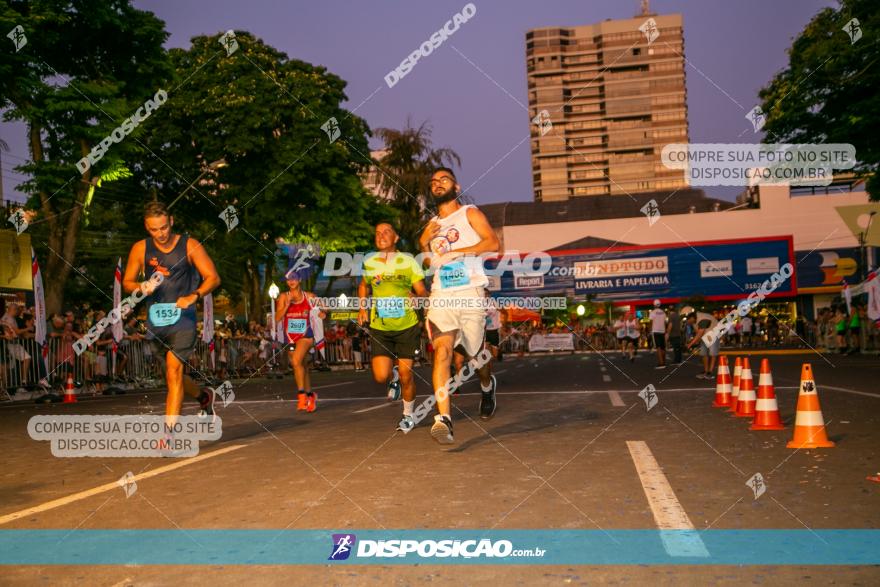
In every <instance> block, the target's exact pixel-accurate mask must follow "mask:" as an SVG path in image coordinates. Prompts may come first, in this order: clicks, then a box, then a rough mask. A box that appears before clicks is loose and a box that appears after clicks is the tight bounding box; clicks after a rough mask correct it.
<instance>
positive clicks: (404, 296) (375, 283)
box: [358, 222, 428, 433]
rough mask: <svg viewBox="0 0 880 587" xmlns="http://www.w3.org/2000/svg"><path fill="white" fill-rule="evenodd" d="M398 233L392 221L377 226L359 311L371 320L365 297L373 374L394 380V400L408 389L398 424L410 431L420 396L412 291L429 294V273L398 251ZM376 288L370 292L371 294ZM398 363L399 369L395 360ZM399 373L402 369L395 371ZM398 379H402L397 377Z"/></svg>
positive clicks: (418, 337) (360, 289)
mask: <svg viewBox="0 0 880 587" xmlns="http://www.w3.org/2000/svg"><path fill="white" fill-rule="evenodd" d="M399 238H400V237H399V236H398V235H397V232H396V231H395V230H394V227H392V226H391V225H390V224H388V223H384V222H383V223H381V224H378V225H377V226H376V249H377V252H375V253H371V254H370V255H367V257H366V259H364V272H363V276H362V277H361V281H360V283H359V284H358V297H359V298H360V302H361V303H360V310H359V312H358V323H360V324H361V325H363V324H364V323H365V322H367V310H366V300H367V297H368V294H370V295H371V298H372V299H371V303H370V314H369V322H370V349H371V353H372V362H371V366H372V370H373V378H374V379H375V380H376V383H382V384H385V383H389V382H391V386H390V393H389V399H392V400H394V399H397V398H396V397H394V394H395V392H396V390H397V389H398V388H397V387H396V386H395V384H397V385H399V386H400V387H402V388H403V418H402V419H401V420H400V423H399V424H398V426H397V429H398V430H401V431H402V432H404V433H406V432H409V431H410V430H412V429H413V428H414V427H415V425H416V422H415V420H414V419H413V408H414V406H415V400H416V384H415V381H414V380H413V374H412V366H413V359H414V357H415V353H416V349H418V348H419V343H420V342H421V333H422V330H421V325H420V324H419V317H418V314H416V312H415V310H413V308H412V304H411V303H410V299H411V295H410V292H411V291H412V292H415V294H416V295H417V296H419V297H425V296H426V295H427V293H428V292H427V290H426V289H425V274H424V272H423V271H422V268H421V267H419V264H418V262H417V261H416V260H415V258H413V256H412V255H409V254H407V253H400V252H398V251H397V241H398V240H399ZM368 290H371V293H370V292H368ZM395 360H396V361H397V362H398V367H396V368H395V367H394V361H395ZM394 371H397V372H396V373H395V372H394ZM392 377H395V378H397V377H399V383H398V382H397V381H396V380H394V379H392Z"/></svg>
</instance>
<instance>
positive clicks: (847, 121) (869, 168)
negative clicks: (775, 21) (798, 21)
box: [759, 0, 880, 200]
mask: <svg viewBox="0 0 880 587" xmlns="http://www.w3.org/2000/svg"><path fill="white" fill-rule="evenodd" d="M853 18H856V19H858V21H859V23H860V28H861V31H862V38H861V39H859V40H857V41H856V42H851V40H850V35H848V34H847V32H845V31H844V27H845V26H846V25H847V24H848V23H849V22H850V21H851V20H852V19H853ZM788 54H789V65H788V67H786V68H785V69H784V70H783V71H781V72H779V73H778V74H777V75H776V76H775V77H774V78H773V80H772V81H771V82H770V83H769V84H768V85H767V86H766V87H765V88H763V89H762V90H761V91H760V93H759V96H760V97H761V100H762V101H763V103H762V107H761V108H762V110H763V111H764V112H765V115H766V123H765V125H764V131H765V133H766V136H765V139H764V140H765V142H768V143H770V142H772V143H783V142H790V143H851V144H852V145H853V146H855V148H856V157H857V158H858V159H859V165H858V166H857V167H856V168H855V170H854V171H856V172H857V173H860V174H865V175H869V174H873V175H872V176H871V177H869V179H868V182H867V188H868V191H869V192H870V194H871V198H872V199H875V200H876V199H880V180H878V178H877V176H876V172H877V169H878V165H880V138H878V135H877V128H880V95H878V93H877V88H878V87H880V67H878V59H880V5H878V4H877V3H876V2H872V1H870V0H841V2H840V5H839V6H838V7H837V8H836V9H835V8H825V9H823V10H822V11H820V12H819V13H818V14H816V16H814V17H813V19H812V20H811V21H810V23H809V24H808V25H807V26H806V28H805V29H804V30H803V31H802V32H801V34H800V35H798V37H797V38H796V39H795V40H794V43H793V44H792V46H791V48H790V49H789V51H788Z"/></svg>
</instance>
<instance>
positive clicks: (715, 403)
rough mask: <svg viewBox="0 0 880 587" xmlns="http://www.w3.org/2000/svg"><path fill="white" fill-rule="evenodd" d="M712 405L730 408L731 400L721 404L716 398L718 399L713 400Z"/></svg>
mask: <svg viewBox="0 0 880 587" xmlns="http://www.w3.org/2000/svg"><path fill="white" fill-rule="evenodd" d="M712 407H713V408H729V407H730V402H727V403H726V404H723V403H722V404H719V403H718V401H717V400H716V401H714V402H712Z"/></svg>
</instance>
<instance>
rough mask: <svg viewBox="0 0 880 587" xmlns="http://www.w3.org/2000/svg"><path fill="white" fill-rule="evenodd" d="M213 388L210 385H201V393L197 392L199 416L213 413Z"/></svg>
mask: <svg viewBox="0 0 880 587" xmlns="http://www.w3.org/2000/svg"><path fill="white" fill-rule="evenodd" d="M215 397H216V395H215V394H214V390H213V389H211V388H210V387H203V388H202V393H200V394H199V408H201V409H200V410H199V416H213V415H214V398H215Z"/></svg>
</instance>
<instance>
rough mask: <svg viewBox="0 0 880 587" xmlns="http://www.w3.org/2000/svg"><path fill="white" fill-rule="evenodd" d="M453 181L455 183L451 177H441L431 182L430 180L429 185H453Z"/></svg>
mask: <svg viewBox="0 0 880 587" xmlns="http://www.w3.org/2000/svg"><path fill="white" fill-rule="evenodd" d="M454 181H455V180H454V179H452V178H451V177H447V176H443V177H441V178H440V179H432V180H431V185H438V184H441V183H453V182H454Z"/></svg>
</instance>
